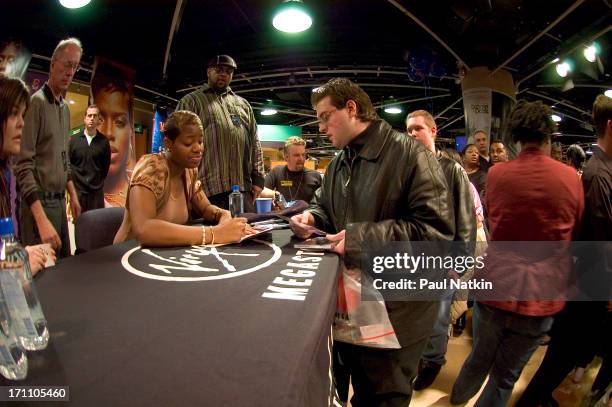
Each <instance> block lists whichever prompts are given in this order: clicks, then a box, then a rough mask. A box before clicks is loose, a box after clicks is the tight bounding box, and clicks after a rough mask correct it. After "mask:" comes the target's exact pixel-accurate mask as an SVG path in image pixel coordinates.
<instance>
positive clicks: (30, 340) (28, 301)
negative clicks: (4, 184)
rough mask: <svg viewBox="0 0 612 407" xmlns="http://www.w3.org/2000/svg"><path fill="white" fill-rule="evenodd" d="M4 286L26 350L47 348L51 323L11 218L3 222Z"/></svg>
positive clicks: (0, 275)
mask: <svg viewBox="0 0 612 407" xmlns="http://www.w3.org/2000/svg"><path fill="white" fill-rule="evenodd" d="M0 285H1V286H2V290H3V291H4V296H5V298H6V302H7V305H8V308H9V311H10V314H11V318H12V320H13V323H14V325H15V334H16V335H17V338H18V339H19V342H20V343H21V346H23V348H24V349H26V350H39V349H44V348H46V347H47V343H48V342H49V330H48V329H47V320H46V319H45V316H44V315H43V311H42V307H41V305H40V302H39V301H38V295H37V294H36V287H34V282H33V281H32V272H31V271H30V263H29V262H28V254H27V252H26V251H25V249H24V248H23V247H21V245H20V244H19V242H18V241H17V239H15V235H14V230H13V219H11V218H4V219H1V220H0Z"/></svg>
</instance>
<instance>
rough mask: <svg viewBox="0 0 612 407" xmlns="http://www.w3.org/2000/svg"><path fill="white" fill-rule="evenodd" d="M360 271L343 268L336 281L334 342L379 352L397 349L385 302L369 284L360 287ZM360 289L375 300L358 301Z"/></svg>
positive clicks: (360, 295) (397, 343) (397, 344)
mask: <svg viewBox="0 0 612 407" xmlns="http://www.w3.org/2000/svg"><path fill="white" fill-rule="evenodd" d="M361 277H362V274H361V270H358V269H347V268H346V267H344V265H343V266H342V273H341V274H340V277H339V278H338V300H337V307H336V308H337V309H336V316H335V319H334V331H333V332H334V340H337V341H340V342H347V343H351V344H354V345H360V346H368V347H373V348H382V349H400V348H401V346H400V344H399V341H398V340H397V336H396V335H395V331H394V329H393V326H392V325H391V321H389V314H388V313H387V308H386V307H385V301H384V300H383V298H382V295H381V294H380V292H379V291H378V290H376V289H375V288H374V287H372V286H371V285H365V286H364V285H362V284H361ZM362 290H367V293H366V294H367V296H368V298H376V300H375V301H370V300H368V301H361V297H362Z"/></svg>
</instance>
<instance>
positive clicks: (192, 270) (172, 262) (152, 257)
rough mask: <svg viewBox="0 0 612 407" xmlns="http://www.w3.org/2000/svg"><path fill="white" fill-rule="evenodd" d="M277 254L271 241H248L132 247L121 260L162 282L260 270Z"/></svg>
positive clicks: (210, 277) (243, 273)
mask: <svg viewBox="0 0 612 407" xmlns="http://www.w3.org/2000/svg"><path fill="white" fill-rule="evenodd" d="M280 257H281V249H280V248H279V247H278V246H276V245H275V244H274V243H270V242H266V241H263V240H252V241H251V242H249V243H248V244H243V245H241V246H191V247H179V248H149V249H143V248H141V247H135V248H133V249H131V250H129V251H128V252H127V253H125V254H124V255H123V257H122V259H121V264H122V265H123V267H124V268H125V269H126V270H127V271H129V272H130V273H133V274H135V275H137V276H140V277H144V278H149V279H153V280H162V281H203V280H221V279H226V278H233V277H239V276H242V275H245V274H249V273H253V272H255V271H258V270H263V269H265V268H266V267H269V266H270V265H272V264H274V263H275V262H276V261H277V260H278V259H279V258H280Z"/></svg>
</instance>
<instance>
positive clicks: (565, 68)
mask: <svg viewBox="0 0 612 407" xmlns="http://www.w3.org/2000/svg"><path fill="white" fill-rule="evenodd" d="M555 70H556V71H557V74H558V75H559V76H560V77H562V78H565V77H566V76H567V74H568V73H570V72H571V71H572V67H571V66H570V64H569V62H567V61H563V62H561V63H559V64H557V65H556V66H555Z"/></svg>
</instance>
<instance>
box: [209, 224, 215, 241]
mask: <svg viewBox="0 0 612 407" xmlns="http://www.w3.org/2000/svg"><path fill="white" fill-rule="evenodd" d="M210 234H211V235H212V240H211V241H210V244H211V245H214V244H215V232H214V230H213V227H212V226H211V227H210Z"/></svg>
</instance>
